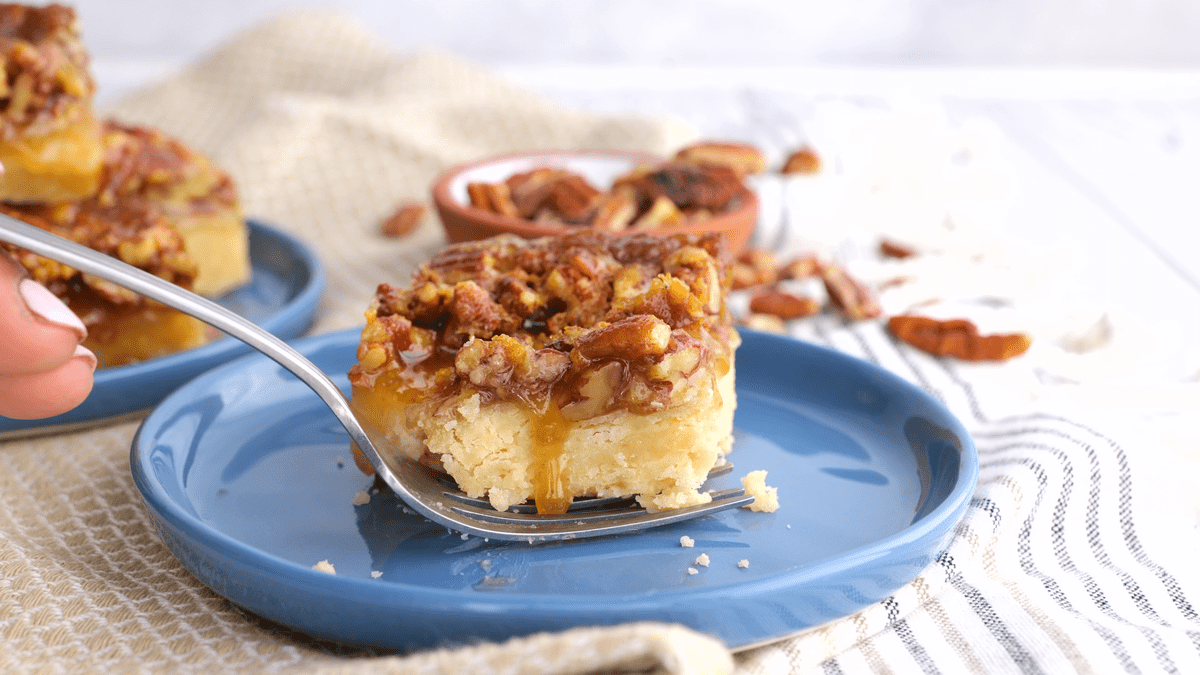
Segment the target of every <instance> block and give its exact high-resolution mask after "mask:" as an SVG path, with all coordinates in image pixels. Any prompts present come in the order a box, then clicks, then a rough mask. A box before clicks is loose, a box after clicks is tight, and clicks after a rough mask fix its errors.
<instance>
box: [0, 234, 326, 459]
mask: <svg viewBox="0 0 1200 675" xmlns="http://www.w3.org/2000/svg"><path fill="white" fill-rule="evenodd" d="M248 224H249V228H250V264H251V278H250V283H249V284H247V285H245V286H243V287H242V288H239V289H237V290H235V291H231V292H230V293H227V294H226V295H224V296H222V297H220V298H218V299H217V302H218V303H220V304H221V305H223V306H225V307H226V308H228V309H231V310H233V311H235V312H237V313H238V314H241V315H242V316H244V317H246V318H247V319H250V320H251V321H253V322H255V323H257V324H258V325H260V326H262V327H263V328H265V329H267V330H268V331H271V332H272V333H274V334H275V335H278V336H279V337H282V338H284V339H290V338H294V337H297V336H299V335H302V334H303V333H304V331H306V330H308V327H309V326H310V325H312V320H313V315H314V314H316V311H317V304H318V301H319V300H320V297H321V291H322V290H323V289H324V286H325V273H324V272H323V271H322V269H321V264H320V262H319V261H318V260H317V257H316V256H315V255H314V254H313V252H312V251H310V250H309V249H308V248H307V247H306V246H305V245H304V244H303V243H301V242H300V241H299V240H298V239H296V238H295V237H292V236H291V235H289V234H285V233H284V232H281V231H279V230H276V229H274V228H271V227H268V226H266V225H264V224H262V223H258V222H255V221H249V223H248ZM250 351H251V349H250V348H249V347H247V346H246V345H245V344H244V343H242V342H240V341H238V340H234V339H232V338H222V339H220V340H217V341H216V342H213V343H210V344H208V345H205V346H203V347H200V348H199V349H192V350H189V351H186V352H179V353H178V354H171V355H170V356H164V357H162V358H157V359H151V360H149V361H143V362H142V363H136V364H133V365H129V366H121V367H118V368H105V369H103V370H98V371H96V377H95V385H94V386H93V387H92V393H91V394H90V395H89V396H88V397H87V399H86V400H85V401H84V402H83V404H82V405H80V406H79V407H77V408H75V409H74V410H72V411H70V412H68V413H66V414H63V415H59V416H57V417H51V418H49V419H43V420H13V419H8V418H4V417H0V439H3V438H11V437H16V436H26V435H34V434H41V433H54V432H59V431H66V430H70V429H74V428H78V427H85V426H88V425H92V424H97V423H100V422H105V421H109V420H113V419H119V418H122V417H128V416H133V415H137V414H141V413H144V412H146V411H147V410H149V409H150V408H152V407H153V406H154V405H155V404H157V403H158V402H159V401H161V400H162V399H163V397H164V396H166V395H167V394H169V393H170V392H172V391H173V390H174V389H175V388H176V387H178V386H179V385H181V384H183V383H184V382H187V381H188V380H190V379H192V378H193V377H195V376H197V375H199V374H200V373H202V372H204V371H206V370H209V369H211V368H212V367H213V366H217V365H220V364H222V363H224V362H226V361H228V360H230V359H232V358H235V357H237V356H242V355H244V354H246V353H248V352H250Z"/></svg>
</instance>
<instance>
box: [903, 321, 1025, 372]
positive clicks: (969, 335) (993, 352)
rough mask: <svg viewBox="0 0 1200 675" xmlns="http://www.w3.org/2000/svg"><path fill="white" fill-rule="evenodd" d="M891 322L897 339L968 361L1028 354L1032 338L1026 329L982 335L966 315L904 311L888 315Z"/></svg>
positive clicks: (929, 351) (997, 359)
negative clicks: (933, 316) (937, 315)
mask: <svg viewBox="0 0 1200 675" xmlns="http://www.w3.org/2000/svg"><path fill="white" fill-rule="evenodd" d="M887 326H888V330H890V331H891V332H892V334H893V335H895V336H896V338H897V339H899V340H902V341H903V342H906V343H908V344H910V345H912V346H914V347H916V348H917V349H920V350H922V351H925V352H928V353H930V354H934V355H935V356H951V357H954V358H958V359H962V360H964V361H1004V360H1006V359H1010V358H1012V357H1014V356H1019V355H1021V354H1024V353H1025V351H1026V350H1027V349H1029V345H1030V343H1031V342H1032V340H1031V338H1030V337H1029V336H1028V335H1026V334H1024V333H1009V334H998V335H980V334H979V329H978V328H977V327H976V326H975V324H974V323H972V322H970V321H968V320H966V319H948V320H945V321H939V320H937V319H931V318H928V317H923V316H911V315H900V316H893V317H892V318H890V319H888V323H887Z"/></svg>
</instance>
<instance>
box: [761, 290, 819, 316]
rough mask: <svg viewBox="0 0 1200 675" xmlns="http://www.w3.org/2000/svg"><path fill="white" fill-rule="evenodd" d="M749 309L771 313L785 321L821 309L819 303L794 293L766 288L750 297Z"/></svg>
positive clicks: (808, 314)
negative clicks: (766, 289)
mask: <svg viewBox="0 0 1200 675" xmlns="http://www.w3.org/2000/svg"><path fill="white" fill-rule="evenodd" d="M750 311H751V312H754V313H756V314H772V315H774V316H777V317H779V318H780V319H783V320H785V321H790V320H792V319H802V318H804V317H806V316H812V315H813V314H816V313H817V312H819V311H821V303H819V302H817V301H816V300H814V299H812V298H810V297H807V296H803V295H796V294H795V293H787V292H784V291H777V290H768V291H762V292H760V293H757V294H755V296H754V297H752V298H750Z"/></svg>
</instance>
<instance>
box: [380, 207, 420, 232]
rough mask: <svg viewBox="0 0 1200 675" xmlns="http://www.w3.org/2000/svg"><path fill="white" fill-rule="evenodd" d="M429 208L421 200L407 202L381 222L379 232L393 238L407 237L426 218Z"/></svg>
mask: <svg viewBox="0 0 1200 675" xmlns="http://www.w3.org/2000/svg"><path fill="white" fill-rule="evenodd" d="M428 210H429V207H427V206H426V205H425V204H422V203H420V202H405V203H403V204H401V205H400V207H399V208H397V209H396V211H395V212H394V213H392V215H390V216H388V217H387V218H385V219H384V220H383V222H381V223H380V224H379V232H380V233H381V234H383V236H385V237H391V238H393V239H401V238H403V237H407V236H408V235H410V234H412V233H413V232H414V231H415V230H416V229H417V226H419V225H420V224H421V221H422V220H424V219H425V214H426V212H428Z"/></svg>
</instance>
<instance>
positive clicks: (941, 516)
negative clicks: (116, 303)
mask: <svg viewBox="0 0 1200 675" xmlns="http://www.w3.org/2000/svg"><path fill="white" fill-rule="evenodd" d="M360 331H361V328H352V329H347V330H343V331H337V332H331V333H324V334H320V335H314V336H308V337H304V338H300V339H298V340H295V341H292V344H293V346H296V347H297V348H298V349H300V350H301V351H302V352H305V351H307V350H311V351H316V350H319V349H323V348H328V347H331V346H335V345H336V344H337V343H339V342H342V341H346V340H348V339H349V338H354V342H357V337H356V336H357V334H358V333H359V332H360ZM739 332H741V333H742V335H743V341H744V342H745V341H746V337H747V335H749V336H751V337H750V340H751V341H754V340H766V341H768V342H770V341H773V340H778V341H780V344H786V345H787V346H788V347H791V348H799V349H801V350H806V349H807V350H812V351H813V353H814V354H817V355H818V357H820V358H832V359H834V360H837V361H849V362H851V363H854V364H856V366H857V367H859V368H865V369H866V370H868V371H870V372H872V373H874V374H875V375H876V376H880V377H883V378H884V379H885V380H887V381H889V383H890V384H892V385H896V386H899V387H901V388H903V389H904V390H906V391H907V392H908V393H910V394H914V395H916V396H917V398H919V399H921V400H922V403H923V404H924V405H926V406H928V407H931V408H933V409H935V410H938V411H940V412H942V413H943V414H944V416H945V420H949V421H950V422H951V425H950V426H951V431H953V432H955V433H956V435H958V436H959V438H960V439H961V441H962V447H961V452H960V462H959V470H958V477H957V480H956V481H955V486H954V488H953V489H952V490H951V491H950V493H949V494H948V495H947V497H946V498H945V499H944V500H943V501H942V503H941V504H939V505H938V506H937V507H935V508H934V509H932V510H930V511H929V512H928V513H927V514H926V515H925V516H924V517H923V518H922V519H921V521H920V522H918V523H913V524H910V525H908V526H906V527H904V528H903V529H901V530H900V531H898V532H895V533H892V534H890V535H887V536H885V537H882V538H880V539H878V540H875V541H872V542H869V543H866V544H863V545H860V546H857V547H855V548H853V549H849V550H847V551H843V552H840V553H838V554H836V555H835V556H832V557H830V558H825V559H821V560H818V561H815V562H812V563H808V564H804V565H801V566H799V567H797V568H792V569H789V570H783V571H780V572H776V573H773V574H771V575H769V576H765V577H759V578H755V579H749V580H746V581H739V582H734V583H726V584H718V585H706V586H702V587H698V588H683V589H664V590H661V591H654V592H652V593H649V594H637V595H611V594H605V595H598V594H589V595H572V596H569V597H570V601H571V603H586V604H587V605H588V608H589V611H591V610H597V609H599V610H600V613H597V614H596V620H597V621H596V622H597V624H600V623H612V621H611V618H612V617H613V616H617V615H629V616H632V617H633V618H626V619H623V620H625V621H627V620H637V619H636V616H637V615H638V614H639V613H641V614H645V613H647V612H653V611H654V610H657V609H660V608H661V607H663V605H664V599H663V598H667V599H668V601H669V600H681V599H687V600H689V601H700V602H711V601H721V600H725V601H730V600H738V599H742V598H748V597H750V596H755V595H761V594H762V593H763V592H764V591H766V590H769V589H771V588H774V587H780V586H787V587H792V586H797V585H802V584H805V583H810V582H813V581H815V580H819V579H822V578H826V577H830V576H833V575H837V574H839V573H844V572H848V571H850V570H853V569H854V568H856V567H859V566H861V565H863V564H864V563H865V562H868V561H871V560H874V559H879V558H883V557H887V556H890V555H895V554H896V551H897V550H900V551H902V552H907V553H910V554H915V553H917V552H919V551H921V552H923V551H925V550H926V549H928V548H929V547H930V546H932V545H934V543H935V541H937V540H942V541H945V540H948V538H949V537H950V535H951V534H952V533H953V528H954V525H955V524H956V523H957V522H958V520H960V519H961V517H962V515H963V513H964V512H965V510H966V508H967V506H968V504H969V502H970V499H971V497H972V495H973V493H974V488H975V485H976V483H977V480H978V470H979V460H978V452H977V449H976V447H975V444H974V440H973V439H972V437H971V436H970V434H969V433H968V432H967V431H966V429H965V427H964V426H963V425H962V423H961V421H959V419H958V418H957V417H956V416H955V415H954V414H953V413H951V412H950V411H949V410H948V409H947V408H946V407H945V405H944V404H942V403H941V401H939V400H937V399H936V398H935V397H933V396H932V395H930V394H929V393H928V392H926V391H924V390H922V389H920V388H919V387H917V386H916V385H914V384H912V383H910V382H908V381H906V380H904V379H903V378H900V377H899V376H898V375H896V374H894V373H892V372H890V371H888V370H886V369H884V368H882V367H880V366H877V365H875V364H872V363H869V362H867V361H863V360H862V359H857V358H855V357H853V356H850V355H848V354H844V353H842V352H838V351H836V350H834V349H831V348H828V347H824V346H822V345H817V344H813V343H809V342H804V341H800V340H796V339H794V338H789V337H784V336H777V335H772V334H769V333H760V332H757V331H750V330H745V329H739ZM793 343H795V344H793ZM265 358H266V357H264V356H262V355H260V354H254V353H252V354H249V355H246V356H242V357H240V358H238V359H234V360H232V361H230V362H227V363H225V364H223V365H221V366H219V367H217V368H214V369H213V370H210V371H208V372H206V373H204V374H202V375H201V376H199V377H197V378H195V379H194V380H192V381H191V382H189V383H188V384H187V385H186V386H185V387H181V388H180V389H179V390H177V391H176V392H174V393H172V394H171V395H170V396H168V397H167V398H166V399H164V400H163V401H162V402H161V403H160V404H159V405H158V406H156V408H155V409H154V410H153V411H152V412H151V414H150V415H149V416H147V417H146V419H145V420H143V422H142V424H141V425H140V426H139V428H138V430H137V433H136V434H135V436H134V438H133V441H132V443H131V449H130V467H131V471H132V473H133V478H134V482H135V484H136V486H137V489H138V491H139V494H140V496H141V498H142V500H143V502H144V503H145V504H146V507H147V509H148V510H149V511H150V512H151V516H152V519H153V520H154V521H155V525H156V528H158V530H159V532H160V534H164V533H163V532H162V529H161V526H162V525H167V526H169V527H170V528H171V529H172V530H173V532H172V533H170V534H167V535H164V538H167V537H171V538H174V537H179V536H184V537H192V538H194V539H196V540H197V541H198V543H199V544H200V547H201V548H204V549H206V550H212V549H218V550H219V549H224V550H219V553H220V554H221V555H222V556H223V557H225V558H240V560H238V561H236V563H237V564H239V565H241V566H242V567H246V568H248V569H255V570H257V571H258V572H260V573H262V572H263V571H264V570H270V569H272V568H276V569H278V570H279V573H280V574H279V575H278V576H275V575H270V574H265V577H267V578H270V579H271V580H272V581H274V582H276V583H277V584H280V585H281V586H284V587H289V588H304V589H307V590H309V591H311V592H314V593H315V592H317V590H315V589H319V590H320V591H321V592H324V593H327V594H330V593H332V594H336V595H337V597H338V598H339V599H340V600H342V601H345V600H348V599H353V600H354V601H355V603H356V604H357V605H360V606H371V607H379V608H413V610H414V611H417V612H422V613H429V612H432V611H437V610H439V609H440V610H445V607H446V605H447V604H453V605H462V604H467V603H469V604H470V605H472V606H473V607H475V611H478V612H484V613H491V614H493V615H501V614H502V613H503V612H508V611H519V612H539V611H540V612H543V613H545V612H546V611H547V610H546V606H547V605H548V604H551V601H552V600H553V599H555V598H557V597H560V596H556V595H546V594H533V593H504V594H483V595H480V596H477V597H472V598H471V599H470V600H464V597H463V595H462V592H461V590H452V589H444V588H436V587H428V586H419V585H414V584H409V583H405V582H403V581H397V580H388V581H387V582H386V583H387V584H388V586H387V588H388V589H389V590H388V592H385V593H381V592H379V588H380V587H379V586H378V584H379V583H380V582H379V581H378V580H375V579H366V578H356V577H343V576H331V575H328V574H325V573H323V572H318V571H315V570H313V569H311V568H310V567H307V566H305V565H303V564H301V563H297V562H292V561H290V560H286V559H283V558H280V557H277V556H275V555H273V554H271V553H269V552H267V551H262V550H260V549H257V548H255V547H253V546H251V545H249V544H246V543H243V542H241V541H240V540H238V539H236V538H235V537H233V536H231V535H229V534H226V533H225V532H223V531H221V530H218V529H216V528H215V527H212V526H211V525H209V524H208V523H205V522H203V521H201V520H199V519H198V518H197V517H195V516H193V515H191V514H189V513H187V512H186V511H185V510H184V509H183V508H182V507H181V506H180V505H179V504H178V503H177V502H175V500H174V499H172V498H171V497H170V495H168V494H167V492H166V490H165V489H164V488H163V486H162V485H161V484H160V483H159V482H158V481H155V480H153V479H151V478H150V476H149V474H150V473H151V472H149V471H147V470H146V469H147V468H148V466H147V465H146V462H147V460H148V457H144V455H148V453H145V452H144V450H143V446H144V445H145V444H144V443H143V441H142V439H143V438H145V437H148V434H150V433H151V430H152V427H153V426H154V425H155V423H156V422H157V420H158V416H159V415H160V414H166V413H165V412H163V411H164V410H165V409H166V408H167V407H168V406H169V405H171V404H174V403H175V397H177V396H183V395H186V393H187V390H188V389H190V388H192V387H196V388H202V387H204V386H205V385H206V384H207V383H209V382H212V381H216V380H220V379H223V378H224V377H225V376H227V375H228V374H230V373H233V372H234V371H236V370H237V369H238V368H239V367H241V366H242V365H243V364H244V362H246V361H250V360H259V359H265ZM164 507H165V508H164ZM160 521H162V522H161V524H160ZM168 547H169V548H170V544H168ZM172 554H173V555H174V556H175V557H176V558H177V559H178V560H180V562H181V564H183V565H184V567H185V568H186V569H188V570H189V572H190V573H191V574H192V575H193V576H195V577H197V578H198V579H200V580H201V582H203V583H205V584H206V585H209V586H210V588H211V584H209V583H208V582H207V581H205V580H204V579H203V578H201V577H200V575H199V574H197V572H196V571H195V570H193V569H192V568H191V567H190V566H189V565H188V563H187V562H186V561H184V560H183V559H182V558H181V557H180V555H179V553H177V552H176V551H175V550H174V549H172ZM909 581H911V579H910V580H908V581H906V582H905V583H908V582H909ZM902 585H903V584H902ZM214 590H216V592H217V593H218V594H221V595H222V596H224V597H226V598H227V599H229V600H230V601H231V602H233V603H234V604H236V605H239V606H242V607H245V605H244V604H242V602H240V601H239V600H235V599H234V598H231V597H229V596H228V595H226V594H225V593H222V592H221V591H220V590H217V589H214ZM368 591H374V592H368ZM397 594H403V595H404V598H403V601H402V602H396V601H395V598H394V596H395V595H397ZM352 596H353V597H352ZM247 609H251V611H252V612H255V613H259V612H258V610H255V609H252V608H247ZM549 613H550V614H554V613H555V612H554V611H550V612H549ZM263 615H264V616H267V618H269V619H272V620H278V619H275V618H272V617H270V616H269V615H267V614H263ZM845 616H847V615H843V616H841V617H838V618H844V617H845ZM606 618H607V619H609V620H608V621H606V620H605V619H606ZM834 620H836V619H834ZM564 627H565V626H564ZM812 627H814V626H809V627H803V628H799V629H797V630H796V631H794V632H793V633H790V634H794V633H795V632H803V631H804V630H808V629H810V628H812ZM301 630H303V629H301ZM514 634H515V633H514ZM319 637H323V638H326V639H337V638H331V637H330V636H327V635H323V636H319ZM782 637H786V636H784V635H781V636H776V637H774V638H770V639H766V640H759V641H756V643H763V642H770V641H772V640H774V639H780V638H782ZM338 641H341V642H346V643H351V644H353V643H354V642H353V641H352V640H351V641H348V640H344V639H338ZM746 646H747V645H731V648H734V649H741V648H745V647H746Z"/></svg>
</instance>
